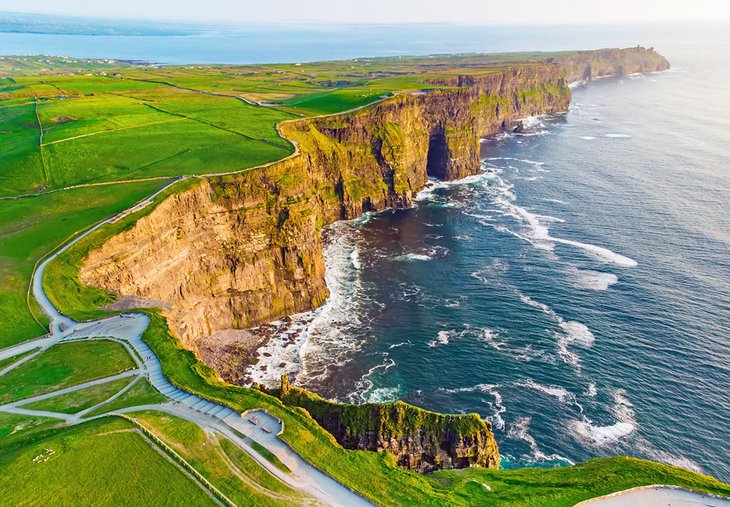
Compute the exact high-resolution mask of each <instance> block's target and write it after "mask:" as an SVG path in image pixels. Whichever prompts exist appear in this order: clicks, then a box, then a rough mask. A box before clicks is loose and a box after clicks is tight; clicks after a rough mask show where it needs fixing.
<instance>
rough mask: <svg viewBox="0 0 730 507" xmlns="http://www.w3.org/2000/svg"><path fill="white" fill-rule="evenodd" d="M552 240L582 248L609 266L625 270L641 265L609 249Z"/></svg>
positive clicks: (565, 240)
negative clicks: (612, 265)
mask: <svg viewBox="0 0 730 507" xmlns="http://www.w3.org/2000/svg"><path fill="white" fill-rule="evenodd" d="M550 240H552V241H555V242H556V243H562V244H564V245H570V246H574V247H576V248H580V249H581V250H585V251H586V252H588V253H590V254H592V255H593V256H594V257H596V258H598V259H599V260H602V261H603V262H607V263H609V264H616V265H617V266H621V267H623V268H634V267H636V266H637V265H638V264H639V263H638V262H636V261H635V260H634V259H632V258H630V257H626V256H625V255H621V254H618V253H616V252H613V251H611V250H609V249H608V248H603V247H601V246H596V245H591V244H589V243H581V242H580V241H573V240H569V239H561V238H553V237H551V238H550Z"/></svg>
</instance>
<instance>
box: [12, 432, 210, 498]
mask: <svg viewBox="0 0 730 507" xmlns="http://www.w3.org/2000/svg"><path fill="white" fill-rule="evenodd" d="M132 428H133V426H132V424H131V423H129V422H127V421H122V420H118V419H114V420H108V419H102V420H99V421H93V422H90V423H86V424H83V425H80V426H77V427H74V428H71V429H67V430H65V431H63V432H62V433H57V434H54V435H51V436H50V437H48V438H46V439H43V440H41V441H39V442H36V443H33V444H30V445H27V446H25V447H23V448H19V449H16V450H15V451H14V452H11V453H8V454H5V455H3V456H2V457H0V470H2V473H1V474H0V497H1V498H2V499H3V500H2V502H3V503H4V504H7V505H59V506H61V505H94V506H116V505H120V506H121V505H138V506H145V505H148V506H151V507H152V506H154V507H158V506H165V505H169V506H175V505H190V506H203V505H205V506H207V505H215V504H214V503H213V502H212V501H211V499H210V498H209V497H208V496H207V495H206V494H205V493H204V492H203V491H202V490H201V489H200V488H198V486H197V485H195V483H193V482H192V481H190V479H188V478H187V477H186V476H185V475H184V474H183V473H182V472H181V471H180V470H179V469H178V468H177V467H175V466H174V465H172V464H171V463H169V462H168V461H167V460H166V459H165V458H164V457H163V456H161V455H160V454H158V453H157V452H156V451H155V450H154V449H152V448H151V447H150V446H149V444H148V443H147V442H146V441H145V440H144V439H143V438H142V437H141V436H140V435H139V434H138V433H136V432H130V431H129V430H130V429H132ZM38 456H40V458H38V459H37V461H33V460H34V458H36V457H38ZM110 457H113V459H110ZM29 477H32V478H33V480H28V478H29ZM69 485H73V486H72V487H69Z"/></svg>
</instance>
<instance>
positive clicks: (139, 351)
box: [0, 180, 372, 507]
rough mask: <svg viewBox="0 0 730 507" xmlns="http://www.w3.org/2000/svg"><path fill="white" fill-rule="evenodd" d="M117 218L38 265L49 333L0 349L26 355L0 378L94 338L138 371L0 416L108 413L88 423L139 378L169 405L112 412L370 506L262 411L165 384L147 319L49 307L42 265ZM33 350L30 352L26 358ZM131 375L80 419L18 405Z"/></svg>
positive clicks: (331, 499)
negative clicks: (229, 450) (163, 420)
mask: <svg viewBox="0 0 730 507" xmlns="http://www.w3.org/2000/svg"><path fill="white" fill-rule="evenodd" d="M177 181H179V180H175V181H174V182H172V183H170V185H168V186H166V187H164V188H162V189H160V190H159V191H158V192H156V193H155V194H153V195H151V196H150V197H149V198H147V199H146V200H144V201H142V203H140V204H138V205H136V209H139V207H140V206H141V205H142V206H143V205H146V204H149V203H150V202H152V200H153V199H154V197H156V196H157V195H158V194H160V193H161V192H163V191H164V190H166V189H167V188H168V187H169V186H171V185H173V184H175V183H176V182H177ZM120 215H121V214H120ZM118 218H119V215H117V216H115V217H112V218H110V219H108V220H105V221H103V222H100V223H98V224H96V225H95V226H94V227H91V228H90V229H88V230H87V231H86V232H84V233H83V234H81V235H79V236H78V237H76V238H74V239H73V240H72V241H70V242H69V243H67V244H66V245H64V246H63V247H62V248H60V249H59V250H58V251H56V252H55V253H54V254H53V255H51V256H49V257H48V258H47V259H46V260H44V261H43V262H42V263H41V264H40V265H39V266H38V268H37V269H36V271H35V273H34V274H33V280H32V292H33V296H34V297H35V299H36V300H37V301H38V303H39V305H40V306H41V308H42V309H43V311H44V312H45V313H46V314H48V316H49V317H50V318H51V324H50V333H49V334H48V335H46V336H44V337H42V338H38V339H36V340H30V341H27V342H24V343H21V344H18V345H15V346H12V347H8V348H6V349H2V350H0V360H3V359H7V358H11V357H15V356H18V355H20V354H28V355H26V356H25V357H23V358H22V359H20V360H18V361H16V362H15V363H13V364H11V365H9V366H7V367H5V368H4V369H3V370H1V371H0V375H3V374H5V373H7V372H8V371H11V370H12V369H14V368H16V367H18V366H19V365H20V364H23V363H25V362H27V361H29V360H30V359H32V358H33V357H36V356H37V355H38V354H40V353H42V352H43V351H45V350H47V349H48V348H49V347H51V346H53V345H55V344H57V343H61V342H69V341H78V340H93V339H111V340H114V341H118V342H120V343H122V344H123V345H124V346H125V347H126V348H127V350H128V352H129V353H130V356H131V357H132V358H133V359H134V361H135V362H136V364H137V367H136V368H135V369H133V370H128V371H127V372H124V373H122V374H119V375H114V376H112V377H107V378H104V379H99V380H95V381H92V382H87V383H85V384H81V385H77V386H73V387H70V388H66V389H62V390H59V391H56V392H53V393H49V394H45V395H40V396H36V397H33V398H28V399H24V400H22V401H19V402H14V403H10V404H6V405H3V406H0V411H2V412H9V413H16V414H24V415H34V416H47V417H54V418H57V419H62V420H64V421H65V422H66V423H67V424H78V423H81V422H85V421H89V420H91V419H95V418H97V417H104V416H106V415H107V414H103V415H100V416H95V417H89V418H85V417H84V415H85V414H87V413H90V412H92V411H97V409H98V408H100V407H101V406H103V405H104V404H107V403H109V402H110V401H112V400H113V399H116V398H117V397H118V396H120V395H122V394H123V393H124V392H126V390H128V389H129V388H131V386H132V385H133V384H134V383H136V382H137V381H139V380H140V379H141V378H143V377H146V378H147V379H148V380H149V382H150V384H152V386H154V388H155V389H157V390H158V391H159V392H160V393H162V394H163V395H165V396H166V397H167V398H169V399H170V400H171V401H170V402H168V403H162V404H156V405H144V406H136V407H129V408H125V409H122V410H117V411H114V412H112V413H114V414H123V413H130V412H138V411H140V410H157V411H161V412H165V413H168V414H171V415H174V416H177V417H180V418H182V419H186V420H188V421H191V422H193V423H195V424H197V425H199V426H200V427H202V428H204V429H207V430H210V431H213V432H216V433H218V434H220V435H222V436H224V437H225V438H227V439H228V440H230V441H231V442H233V443H234V444H235V445H237V446H238V447H239V448H240V449H242V450H243V451H244V452H246V453H247V454H248V455H250V456H251V457H252V458H253V459H254V460H255V461H256V462H257V463H259V465H261V466H262V467H264V468H265V469H266V470H268V471H269V473H271V474H272V475H274V476H275V477H276V478H277V479H279V480H280V481H281V482H283V483H285V484H287V485H288V486H290V487H292V488H294V489H297V490H299V491H302V492H303V493H306V494H307V495H310V496H312V497H314V498H315V499H316V500H317V501H319V502H320V503H323V504H325V505H346V506H348V507H349V506H355V507H359V506H369V505H372V504H371V503H370V502H369V501H367V500H365V499H364V498H363V497H361V496H360V495H358V494H357V493H355V492H354V491H352V490H350V489H349V488H347V487H346V486H344V485H342V484H340V483H339V482H337V481H335V480H334V479H333V478H331V477H330V476H329V475H327V474H325V473H323V472H321V471H320V470H318V469H317V468H315V467H313V466H312V465H310V464H309V463H308V462H307V461H305V460H304V459H303V458H302V457H301V456H299V455H298V454H297V453H296V452H295V451H294V450H293V449H292V448H291V447H289V446H288V445H287V444H286V443H285V442H284V441H283V440H281V439H280V438H278V435H279V434H280V433H281V432H282V431H283V425H282V423H281V421H279V420H278V419H277V418H275V417H273V416H272V415H270V414H269V413H268V412H265V411H264V410H255V411H252V412H249V413H246V414H240V413H238V412H236V411H234V410H232V409H231V408H229V407H226V406H224V405H220V404H218V403H214V402H212V401H210V400H207V399H205V398H203V397H201V396H198V395H196V394H192V393H189V392H187V391H184V390H183V389H180V388H179V387H177V386H175V385H173V384H172V383H171V382H170V381H169V380H167V378H165V376H164V374H163V373H162V365H161V364H160V361H159V359H158V358H157V356H156V355H155V353H154V351H153V350H152V349H151V348H150V347H149V346H148V345H147V344H146V343H145V342H144V341H143V340H142V333H143V332H144V331H145V329H147V326H148V324H149V317H148V316H147V315H144V314H139V313H125V314H121V315H115V316H112V317H108V318H104V319H99V320H93V321H88V322H76V321H74V320H73V319H71V318H69V317H67V316H66V315H63V314H62V313H61V312H59V311H58V309H57V308H56V307H55V306H54V305H53V303H51V301H50V299H49V298H48V295H47V294H46V292H45V290H44V288H43V273H44V272H45V268H46V266H47V265H48V264H49V263H50V262H51V261H52V260H53V259H55V258H56V257H58V255H60V254H61V253H63V252H65V251H66V250H67V249H68V248H70V247H71V246H72V245H73V244H75V243H76V242H78V241H80V240H81V239H83V238H84V237H86V236H88V235H89V234H91V233H92V232H94V231H95V230H97V229H98V228H99V227H101V226H102V225H104V224H106V223H111V222H113V221H115V220H117V219H118ZM31 351H34V352H32V353H30V352H31ZM131 376H137V378H136V379H134V380H133V381H132V382H131V383H130V384H129V385H127V386H126V387H125V388H124V389H123V390H122V391H120V392H118V393H117V394H115V395H114V396H113V397H111V398H109V399H107V400H106V401H104V402H102V403H100V404H98V405H96V406H95V407H91V408H89V409H86V410H84V411H82V412H80V413H78V414H73V415H69V414H60V413H56V412H43V411H36V410H28V409H24V408H22V405H24V404H27V403H31V402H35V401H40V400H44V399H48V398H52V397H54V396H58V395H61V394H64V393H68V392H73V391H75V390H79V389H83V388H85V387H91V386H93V385H99V384H102V383H104V382H110V381H113V380H117V379H120V378H125V377H131ZM254 412H255V414H254ZM254 415H255V417H256V419H257V422H258V424H252V419H251V418H253V417H254ZM252 442H256V443H258V444H260V445H262V446H263V447H265V448H266V449H268V450H269V451H270V452H272V453H273V454H274V455H276V456H277V457H278V458H279V459H280V460H281V461H282V462H283V463H284V464H285V465H286V466H287V467H288V468H289V469H290V470H291V471H292V473H291V474H288V473H285V472H283V471H281V470H280V469H279V468H277V467H276V466H274V465H273V464H272V463H270V462H269V461H268V460H267V459H266V458H264V457H263V456H262V455H261V454H260V453H258V452H257V451H256V450H255V449H253V447H252V446H251V443H252Z"/></svg>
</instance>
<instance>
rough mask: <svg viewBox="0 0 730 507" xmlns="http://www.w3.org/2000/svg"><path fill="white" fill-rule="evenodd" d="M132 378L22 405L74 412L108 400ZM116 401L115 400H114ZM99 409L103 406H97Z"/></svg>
mask: <svg viewBox="0 0 730 507" xmlns="http://www.w3.org/2000/svg"><path fill="white" fill-rule="evenodd" d="M132 380H133V379H132V378H131V377H130V378H120V379H118V380H112V381H111V382H106V383H104V384H98V385H95V386H91V387H87V388H86V389H81V390H79V391H72V392H70V393H66V394H61V395H59V396H54V397H52V398H47V399H45V400H40V401H36V402H34V403H28V404H27V405H23V408H25V409H28V410H41V411H44V412H61V413H63V414H76V413H78V412H81V411H82V410H86V409H87V408H91V407H95V406H96V405H98V404H99V403H102V402H103V401H105V400H108V399H109V398H111V397H112V396H114V395H115V394H116V393H118V392H119V391H121V390H122V389H124V388H125V387H126V386H127V385H128V384H129V383H130V382H131V381H132ZM115 401H116V400H115ZM99 408H101V409H103V408H105V406H104V407H99Z"/></svg>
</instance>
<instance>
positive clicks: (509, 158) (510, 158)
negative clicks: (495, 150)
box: [484, 157, 545, 166]
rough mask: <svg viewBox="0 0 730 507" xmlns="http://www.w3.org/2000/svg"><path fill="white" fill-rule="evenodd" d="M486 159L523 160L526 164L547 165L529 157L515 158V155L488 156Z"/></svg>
mask: <svg viewBox="0 0 730 507" xmlns="http://www.w3.org/2000/svg"><path fill="white" fill-rule="evenodd" d="M484 160H511V161H513V162H523V163H525V164H530V165H533V166H543V165H545V162H539V161H537V160H530V159H527V158H514V157H487V158H485V159H484Z"/></svg>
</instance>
